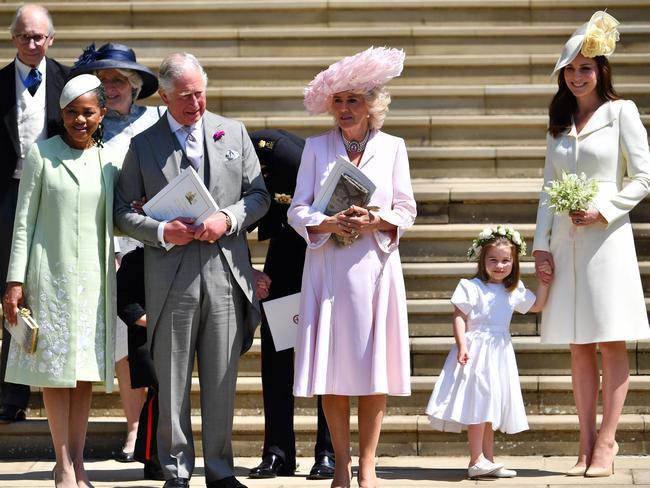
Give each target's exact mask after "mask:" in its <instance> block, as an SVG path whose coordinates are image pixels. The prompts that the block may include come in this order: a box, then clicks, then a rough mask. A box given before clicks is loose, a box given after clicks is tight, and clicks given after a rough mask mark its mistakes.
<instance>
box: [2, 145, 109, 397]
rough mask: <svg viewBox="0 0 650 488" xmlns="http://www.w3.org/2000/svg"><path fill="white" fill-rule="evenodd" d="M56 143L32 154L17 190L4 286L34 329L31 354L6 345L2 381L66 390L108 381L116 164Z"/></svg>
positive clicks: (101, 153)
mask: <svg viewBox="0 0 650 488" xmlns="http://www.w3.org/2000/svg"><path fill="white" fill-rule="evenodd" d="M112 154H113V153H112V152H111V151H109V150H106V149H99V148H97V147H93V148H90V149H86V150H78V149H73V148H71V147H69V146H68V145H67V144H65V142H64V141H63V140H62V139H61V138H60V137H59V136H56V137H53V138H51V139H48V140H47V141H43V142H41V143H39V144H38V145H36V146H35V147H33V148H32V150H31V151H30V153H29V155H28V157H27V159H26V161H25V167H24V171H23V177H22V178H21V182H20V187H19V191H18V209H17V212H16V224H15V226H14V240H13V244H12V252H11V261H10V265H9V276H8V281H17V282H21V283H23V289H24V295H25V300H26V305H27V306H28V308H30V309H31V310H32V314H33V316H34V318H35V319H36V321H37V322H38V324H39V326H40V330H39V338H38V346H37V350H36V352H35V353H32V354H29V353H26V352H24V351H23V350H22V349H21V348H20V347H19V346H17V345H16V343H15V342H12V343H11V348H10V351H9V359H8V361H7V373H6V376H5V379H6V381H9V382H12V383H21V384H27V385H31V386H39V387H74V386H76V382H77V381H104V382H105V383H106V385H107V389H110V385H109V383H110V384H112V379H113V359H112V357H113V329H114V324H115V318H114V317H115V306H114V303H115V302H114V300H115V294H114V293H115V291H114V284H115V283H114V276H115V266H114V259H113V257H112V256H113V243H112V237H113V232H112V230H113V219H112V213H113V187H114V183H115V181H116V179H117V174H118V169H119V165H120V164H121V160H119V161H118V160H117V159H115V158H114V157H113V156H112Z"/></svg>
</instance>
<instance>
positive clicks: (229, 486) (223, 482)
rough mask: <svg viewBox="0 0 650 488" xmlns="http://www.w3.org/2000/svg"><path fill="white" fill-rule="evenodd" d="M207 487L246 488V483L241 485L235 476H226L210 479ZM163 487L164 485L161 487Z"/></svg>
mask: <svg viewBox="0 0 650 488" xmlns="http://www.w3.org/2000/svg"><path fill="white" fill-rule="evenodd" d="M207 487H208V488H247V487H246V485H242V484H241V483H240V482H239V481H237V478H235V477H234V476H228V477H227V478H222V479H220V480H216V481H210V482H209V483H207ZM163 488H165V487H163Z"/></svg>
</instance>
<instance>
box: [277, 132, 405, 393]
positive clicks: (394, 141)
mask: <svg viewBox="0 0 650 488" xmlns="http://www.w3.org/2000/svg"><path fill="white" fill-rule="evenodd" d="M339 155H340V156H344V157H346V158H347V153H346V151H345V148H344V146H343V140H342V138H341V134H340V131H339V130H338V129H334V130H332V131H330V132H327V133H325V134H322V135H319V136H315V137H311V138H309V139H307V142H306V144H305V149H304V151H303V155H302V161H301V164H300V169H299V171H298V179H297V184H296V191H295V194H294V196H293V200H292V203H291V207H290V208H289V211H288V220H289V223H290V224H291V226H292V227H293V228H294V229H295V230H296V231H297V232H298V233H299V234H300V235H301V236H303V237H304V239H305V240H306V241H307V245H308V248H307V254H306V257H305V268H304V272H303V280H302V292H301V303H300V322H299V325H298V339H297V343H296V348H295V374H294V386H293V391H294V395H296V396H312V395H323V394H335V395H348V396H359V395H372V394H382V393H383V394H389V395H410V393H411V384H410V361H409V332H408V317H407V310H406V292H405V289H404V277H403V276H402V268H401V262H400V257H399V251H398V249H397V246H398V244H399V238H400V236H401V235H402V234H403V233H404V231H405V230H406V229H407V228H408V227H410V226H411V225H413V222H414V220H415V215H416V210H415V199H414V198H413V190H412V188H411V179H410V175H409V165H408V156H407V153H406V146H405V144H404V141H403V140H402V139H400V138H397V137H393V136H390V135H388V134H385V133H383V132H380V131H373V132H372V134H371V136H370V139H369V141H368V144H367V146H366V150H365V151H364V154H363V157H362V160H361V162H360V164H359V169H361V171H363V172H364V173H365V174H366V175H367V176H368V177H369V178H370V179H371V180H372V181H373V183H374V184H375V185H376V186H377V190H376V191H375V194H374V195H373V197H372V200H371V202H370V205H375V206H378V207H379V208H380V210H379V211H378V212H377V213H378V214H379V215H380V216H381V218H382V219H384V220H385V221H387V222H390V223H392V224H394V225H396V226H397V232H374V233H371V234H370V233H364V234H362V236H361V237H360V238H359V239H357V240H356V241H355V242H354V243H353V244H352V245H350V246H346V247H342V246H339V245H338V244H337V243H335V242H334V241H333V240H332V239H330V234H314V237H313V238H310V236H309V234H308V233H307V226H310V225H318V224H320V223H321V222H322V221H323V220H324V219H325V215H324V214H323V213H320V212H315V211H312V210H311V208H310V207H311V204H312V202H313V201H314V196H315V195H316V194H318V190H319V189H320V187H321V185H322V184H323V183H324V182H325V180H326V179H327V176H328V174H329V172H330V171H331V169H332V168H333V166H334V164H335V163H336V158H337V156H339Z"/></svg>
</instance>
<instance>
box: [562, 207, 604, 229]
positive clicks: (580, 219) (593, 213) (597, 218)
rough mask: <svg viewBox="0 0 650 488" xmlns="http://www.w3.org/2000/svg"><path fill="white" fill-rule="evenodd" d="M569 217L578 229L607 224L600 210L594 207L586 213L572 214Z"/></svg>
mask: <svg viewBox="0 0 650 488" xmlns="http://www.w3.org/2000/svg"><path fill="white" fill-rule="evenodd" d="M569 217H571V221H572V222H573V225H575V226H577V227H584V226H585V225H591V224H593V223H595V222H603V223H607V221H606V220H605V218H604V217H603V216H602V215H601V213H600V212H599V211H598V209H597V208H594V207H591V208H589V209H587V210H585V211H580V212H571V213H570V214H569Z"/></svg>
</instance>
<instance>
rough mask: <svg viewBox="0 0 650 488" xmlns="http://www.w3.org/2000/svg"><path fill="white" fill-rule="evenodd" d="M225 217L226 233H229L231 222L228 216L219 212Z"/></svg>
mask: <svg viewBox="0 0 650 488" xmlns="http://www.w3.org/2000/svg"><path fill="white" fill-rule="evenodd" d="M221 213H222V214H224V215H225V216H226V232H230V229H232V220H231V219H230V215H228V214H227V213H226V212H221Z"/></svg>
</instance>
